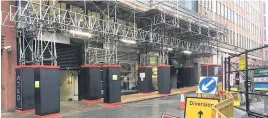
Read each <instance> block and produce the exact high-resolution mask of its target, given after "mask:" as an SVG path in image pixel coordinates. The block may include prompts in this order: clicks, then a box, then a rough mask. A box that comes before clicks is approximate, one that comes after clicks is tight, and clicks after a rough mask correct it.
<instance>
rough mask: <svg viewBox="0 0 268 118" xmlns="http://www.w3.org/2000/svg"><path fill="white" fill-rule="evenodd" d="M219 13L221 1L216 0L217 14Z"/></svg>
mask: <svg viewBox="0 0 268 118" xmlns="http://www.w3.org/2000/svg"><path fill="white" fill-rule="evenodd" d="M220 13H221V3H220V2H218V1H217V14H218V15H220Z"/></svg>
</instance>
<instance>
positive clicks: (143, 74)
mask: <svg viewBox="0 0 268 118" xmlns="http://www.w3.org/2000/svg"><path fill="white" fill-rule="evenodd" d="M140 78H141V81H143V79H144V78H145V73H140Z"/></svg>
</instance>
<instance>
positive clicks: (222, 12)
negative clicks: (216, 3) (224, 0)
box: [221, 4, 225, 17]
mask: <svg viewBox="0 0 268 118" xmlns="http://www.w3.org/2000/svg"><path fill="white" fill-rule="evenodd" d="M224 8H225V6H224V5H223V4H221V16H222V17H224Z"/></svg>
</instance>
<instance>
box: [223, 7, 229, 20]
mask: <svg viewBox="0 0 268 118" xmlns="http://www.w3.org/2000/svg"><path fill="white" fill-rule="evenodd" d="M224 9H225V11H224V13H225V15H224V18H225V19H227V16H228V7H227V6H225V7H224Z"/></svg>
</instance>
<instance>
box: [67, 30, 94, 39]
mask: <svg viewBox="0 0 268 118" xmlns="http://www.w3.org/2000/svg"><path fill="white" fill-rule="evenodd" d="M70 33H71V34H74V35H79V36H86V37H88V38H91V37H92V35H91V33H88V32H82V31H77V30H70Z"/></svg>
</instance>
